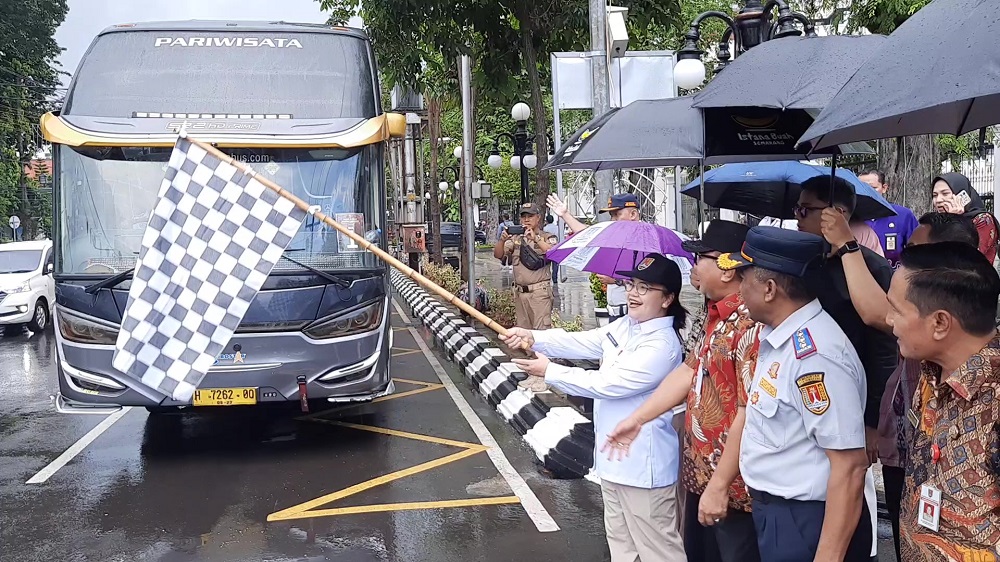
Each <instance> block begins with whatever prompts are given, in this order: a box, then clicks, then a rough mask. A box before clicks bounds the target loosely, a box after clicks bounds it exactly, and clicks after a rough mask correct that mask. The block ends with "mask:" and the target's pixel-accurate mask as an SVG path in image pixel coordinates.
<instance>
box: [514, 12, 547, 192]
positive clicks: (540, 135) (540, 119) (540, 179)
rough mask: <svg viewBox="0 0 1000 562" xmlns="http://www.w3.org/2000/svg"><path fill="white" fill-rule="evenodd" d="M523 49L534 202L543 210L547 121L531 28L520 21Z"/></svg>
mask: <svg viewBox="0 0 1000 562" xmlns="http://www.w3.org/2000/svg"><path fill="white" fill-rule="evenodd" d="M521 25H522V26H523V27H522V30H523V31H522V32H521V37H522V39H523V43H524V45H523V49H524V66H525V68H526V70H527V71H528V84H529V85H530V87H531V115H532V117H534V118H535V130H534V133H535V157H536V159H537V160H538V164H537V165H536V166H535V197H534V201H535V203H536V204H537V205H538V207H539V208H540V209H544V208H545V200H546V198H547V197H548V196H549V173H548V172H543V171H542V166H544V165H545V163H546V162H547V161H548V156H549V141H548V138H547V136H546V128H547V125H548V119H547V118H546V113H545V98H543V97H542V82H541V78H540V77H539V75H538V52H537V51H536V50H535V44H534V42H533V41H532V36H533V33H532V29H533V28H532V26H531V25H530V24H528V20H527V19H521Z"/></svg>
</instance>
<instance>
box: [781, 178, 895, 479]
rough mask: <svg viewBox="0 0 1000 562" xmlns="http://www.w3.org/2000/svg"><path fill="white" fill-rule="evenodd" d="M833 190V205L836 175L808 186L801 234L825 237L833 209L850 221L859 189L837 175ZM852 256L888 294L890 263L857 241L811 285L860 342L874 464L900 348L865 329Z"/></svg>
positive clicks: (800, 211)
mask: <svg viewBox="0 0 1000 562" xmlns="http://www.w3.org/2000/svg"><path fill="white" fill-rule="evenodd" d="M832 191H833V193H832V199H833V201H830V199H831V186H830V176H818V177H815V178H812V179H810V180H807V181H806V182H804V183H803V184H802V193H801V195H799V202H798V205H796V206H795V216H796V218H797V219H798V223H799V230H801V231H803V232H809V233H812V234H816V235H818V236H822V235H823V228H822V222H821V215H822V212H823V209H825V208H827V207H830V206H831V205H832V206H833V207H834V208H835V209H838V210H839V211H840V212H841V213H843V214H844V216H845V218H846V219H848V220H850V218H851V214H852V213H853V212H854V207H855V205H856V203H857V196H856V195H855V192H854V188H853V187H852V186H851V184H850V183H849V182H848V181H847V180H845V179H843V178H839V177H835V178H834V179H833V189H832ZM848 252H861V254H862V255H863V256H864V258H865V264H866V265H867V266H868V270H869V271H870V272H871V274H872V277H874V278H875V281H876V282H878V284H879V286H880V287H882V289H883V290H886V291H888V290H889V282H890V281H891V280H892V268H891V267H890V266H889V262H888V261H886V259H885V258H883V257H882V256H880V255H878V254H876V253H875V252H873V251H871V250H869V249H868V248H865V247H864V246H860V245H859V244H858V243H857V242H856V241H851V242H849V243H847V244H845V245H844V246H842V247H840V248H833V249H832V251H831V253H830V254H829V256H828V257H827V259H826V263H825V264H824V267H821V268H816V269H815V270H814V271H813V272H812V273H811V274H809V275H807V278H806V282H807V284H808V285H809V286H810V288H811V289H812V290H813V293H814V294H816V295H819V302H820V304H822V305H823V309H824V310H826V312H827V313H828V314H830V316H832V317H833V319H834V321H836V322H837V324H838V325H839V326H840V328H841V329H842V330H843V331H844V333H845V334H846V335H847V337H848V339H850V340H851V343H852V344H854V349H855V350H856V351H857V352H858V356H859V357H860V358H861V363H862V365H864V368H865V377H866V381H867V390H868V392H867V403H866V405H865V433H866V443H867V444H868V458H869V460H870V461H871V462H872V463H874V462H875V461H877V460H878V449H877V446H876V444H877V442H878V433H877V430H878V421H879V420H878V418H879V405H880V402H881V400H882V393H883V392H884V391H885V383H886V381H887V380H888V379H889V376H890V375H892V372H893V371H894V370H895V369H896V362H897V361H898V358H899V349H898V347H897V344H896V338H895V337H893V336H892V334H887V333H885V332H882V331H881V330H879V329H878V328H874V327H871V326H867V325H865V323H864V321H863V320H862V319H861V316H860V315H859V314H858V312H857V310H855V308H854V304H853V303H852V302H851V294H850V292H849V290H848V286H847V277H846V276H845V274H844V264H843V263H842V262H841V256H843V255H844V254H846V253H848Z"/></svg>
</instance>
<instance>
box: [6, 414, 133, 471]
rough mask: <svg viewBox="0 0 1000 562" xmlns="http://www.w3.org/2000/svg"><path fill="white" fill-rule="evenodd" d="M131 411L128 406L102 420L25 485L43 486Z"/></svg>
mask: <svg viewBox="0 0 1000 562" xmlns="http://www.w3.org/2000/svg"><path fill="white" fill-rule="evenodd" d="M131 409H132V407H131V406H127V407H125V408H122V409H121V410H118V411H117V412H115V413H113V414H111V415H109V416H108V417H106V418H104V419H103V420H101V423H99V424H97V426H96V427H95V428H94V429H91V430H90V431H88V432H87V434H86V435H84V436H83V437H81V438H80V439H78V440H77V442H76V443H73V444H72V445H70V447H69V449H66V450H65V451H63V453H62V454H61V455H59V456H58V457H56V460H54V461H52V462H50V463H49V464H48V466H46V467H45V468H43V469H41V470H40V471H38V474H36V475H34V476H32V477H31V478H29V479H28V481H27V482H25V484H41V483H43V482H45V481H46V480H48V479H49V478H51V477H52V475H53V474H55V473H56V472H58V471H59V469H60V468H62V467H64V466H66V464H68V463H69V461H71V460H73V459H74V458H75V457H76V456H77V455H79V454H80V453H82V452H83V450H84V449H86V448H87V446H88V445H90V444H91V443H93V442H94V440H95V439H97V438H98V437H100V436H101V434H102V433H104V432H105V431H107V430H108V428H110V427H111V426H112V425H114V424H115V422H116V421H118V420H120V419H122V417H123V416H124V415H125V414H127V413H129V411H130V410H131Z"/></svg>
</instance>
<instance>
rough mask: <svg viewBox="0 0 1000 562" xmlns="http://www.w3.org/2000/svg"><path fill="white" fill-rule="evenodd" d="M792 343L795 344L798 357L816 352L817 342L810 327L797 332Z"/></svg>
mask: <svg viewBox="0 0 1000 562" xmlns="http://www.w3.org/2000/svg"><path fill="white" fill-rule="evenodd" d="M792 345H794V346H795V358H796V359H805V358H806V357H809V356H810V355H815V354H816V344H815V343H814V342H813V338H812V334H810V333H809V328H802V329H801V330H799V331H798V332H795V336H794V337H793V339H792Z"/></svg>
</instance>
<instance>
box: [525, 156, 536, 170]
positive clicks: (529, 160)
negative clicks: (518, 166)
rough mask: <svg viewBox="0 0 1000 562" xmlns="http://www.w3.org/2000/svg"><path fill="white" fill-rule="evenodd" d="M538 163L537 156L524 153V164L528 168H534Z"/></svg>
mask: <svg viewBox="0 0 1000 562" xmlns="http://www.w3.org/2000/svg"><path fill="white" fill-rule="evenodd" d="M537 164H538V158H535V155H534V154H526V155H524V165H525V166H527V167H528V168H529V169H531V168H534V167H535V165H537Z"/></svg>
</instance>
